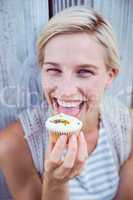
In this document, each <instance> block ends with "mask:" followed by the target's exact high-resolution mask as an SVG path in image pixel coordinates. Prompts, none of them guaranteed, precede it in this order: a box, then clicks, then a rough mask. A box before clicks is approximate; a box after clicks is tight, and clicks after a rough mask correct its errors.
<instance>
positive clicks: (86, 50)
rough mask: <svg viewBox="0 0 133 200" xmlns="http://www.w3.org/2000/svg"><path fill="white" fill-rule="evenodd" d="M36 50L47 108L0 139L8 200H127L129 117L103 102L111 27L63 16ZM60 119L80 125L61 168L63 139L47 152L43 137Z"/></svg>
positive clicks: (113, 61) (83, 14) (75, 12)
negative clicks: (55, 117)
mask: <svg viewBox="0 0 133 200" xmlns="http://www.w3.org/2000/svg"><path fill="white" fill-rule="evenodd" d="M37 47H38V60H39V64H40V66H41V70H42V87H43V91H44V95H45V98H46V100H47V103H48V106H47V104H46V103H45V102H44V104H43V105H41V106H38V107H36V108H35V109H34V110H32V111H31V110H28V111H25V112H23V113H22V114H21V115H20V116H19V119H18V121H17V122H16V123H14V124H11V125H10V126H9V127H8V128H7V129H5V130H3V134H1V135H0V137H1V138H0V166H1V169H2V171H3V173H4V175H5V178H6V181H7V183H8V186H9V189H10V191H11V192H12V195H13V198H14V199H19V200H21V199H25V200H30V199H31V200H34V199H45V200H51V199H53V198H54V199H60V200H68V199H70V200H79V199H83V200H86V199H87V200H88V199H91V200H92V199H94V200H111V199H115V196H116V194H117V191H118V194H117V196H116V199H117V200H118V199H121V200H122V199H124V200H129V199H132V198H133V197H132V195H131V193H130V196H129V195H128V194H129V192H130V191H131V190H130V189H131V188H130V181H131V180H132V179H131V178H130V179H129V180H128V181H127V183H126V185H124V182H125V180H127V179H126V178H127V177H128V176H129V172H128V170H129V169H130V168H131V167H132V165H133V164H132V162H133V161H132V160H133V159H132V153H131V145H132V144H131V126H130V125H131V123H130V121H131V117H130V114H129V111H128V109H127V108H126V107H125V106H123V105H121V104H120V103H119V102H118V101H115V100H112V99H111V98H109V97H107V96H106V95H105V93H106V90H107V89H108V88H109V86H110V85H111V84H112V82H113V80H114V79H115V78H116V76H117V74H118V72H119V67H120V65H119V58H118V52H117V48H116V42H115V39H114V35H113V33H112V29H111V26H110V24H109V23H108V22H107V21H106V20H105V19H103V18H102V17H101V16H100V15H99V14H98V13H96V12H95V11H93V10H91V9H89V8H87V7H74V8H69V9H66V10H64V11H62V12H61V13H59V14H57V15H56V16H55V17H53V18H52V19H51V20H50V21H49V23H48V25H47V26H46V27H45V29H44V31H43V32H42V35H41V36H40V38H39V40H38V46H37ZM60 112H63V113H66V114H69V115H73V116H75V117H77V118H79V119H80V120H81V121H82V122H83V128H82V131H81V132H80V133H79V139H77V136H76V135H73V136H72V137H71V138H70V139H69V143H68V150H67V153H66V155H65V158H64V161H62V160H61V154H62V152H63V150H64V149H65V148H66V146H67V144H66V143H67V141H66V137H65V136H64V135H63V136H61V137H59V139H58V140H57V142H56V144H53V143H52V141H51V138H50V137H49V134H48V133H47V131H46V129H45V120H46V119H47V117H48V116H50V115H52V114H56V113H60ZM129 156H130V157H131V158H130V159H129ZM128 159H129V161H127V160H128ZM125 161H127V162H126V165H124V163H125ZM123 166H124V167H123ZM122 168H123V170H122V171H121V169H122ZM120 173H121V177H122V178H121V179H120V175H119V174H120ZM125 174H126V175H125ZM130 177H131V174H130ZM120 180H121V181H120ZM123 180H124V181H123ZM119 181H120V187H119V190H118V185H119ZM126 187H127V189H128V190H127V189H126V190H125V188H126ZM126 191H128V193H127V192H126Z"/></svg>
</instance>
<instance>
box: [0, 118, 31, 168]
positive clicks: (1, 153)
mask: <svg viewBox="0 0 133 200" xmlns="http://www.w3.org/2000/svg"><path fill="white" fill-rule="evenodd" d="M23 134H24V132H23V128H22V126H21V123H20V121H19V120H18V121H16V122H14V123H12V124H10V125H8V126H7V127H6V128H5V129H4V130H2V131H1V133H0V167H1V168H2V167H5V166H7V164H8V165H15V164H16V163H17V160H18V159H20V155H21V159H23V157H24V156H25V155H27V154H29V152H28V146H27V144H26V142H25V139H24V135H23ZM14 161H16V162H14ZM17 164H18V163H17Z"/></svg>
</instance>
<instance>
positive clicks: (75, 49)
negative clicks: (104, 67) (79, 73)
mask: <svg viewBox="0 0 133 200" xmlns="http://www.w3.org/2000/svg"><path fill="white" fill-rule="evenodd" d="M44 54H45V62H56V63H59V62H67V63H69V62H72V63H73V62H74V63H77V64H79V63H81V64H82V63H86V64H87V63H89V62H90V63H92V64H94V65H96V64H97V65H99V64H103V63H104V61H105V49H104V47H103V46H102V45H100V43H98V42H96V40H95V38H94V37H93V36H92V35H89V34H87V33H73V34H62V35H57V36H55V37H53V38H52V39H50V40H49V42H48V43H47V44H46V46H45V50H44Z"/></svg>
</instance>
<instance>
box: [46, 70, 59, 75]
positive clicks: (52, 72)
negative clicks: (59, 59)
mask: <svg viewBox="0 0 133 200" xmlns="http://www.w3.org/2000/svg"><path fill="white" fill-rule="evenodd" d="M46 72H48V73H50V74H51V75H56V74H60V73H61V70H60V69H57V68H48V69H46Z"/></svg>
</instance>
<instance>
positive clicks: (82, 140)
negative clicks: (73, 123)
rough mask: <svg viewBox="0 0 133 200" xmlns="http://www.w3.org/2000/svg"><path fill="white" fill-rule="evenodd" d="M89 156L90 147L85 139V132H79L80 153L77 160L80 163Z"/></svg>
mask: <svg viewBox="0 0 133 200" xmlns="http://www.w3.org/2000/svg"><path fill="white" fill-rule="evenodd" d="M87 157H88V148H87V142H86V140H85V136H84V134H83V132H80V133H79V137H78V155H77V161H78V162H79V163H80V162H81V163H82V162H84V161H85V160H86V159H87Z"/></svg>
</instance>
